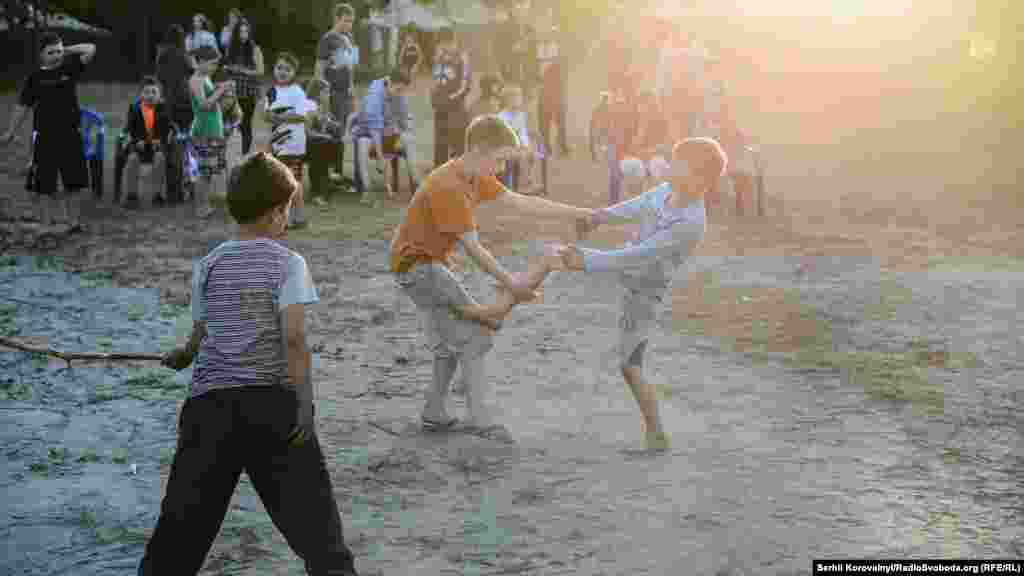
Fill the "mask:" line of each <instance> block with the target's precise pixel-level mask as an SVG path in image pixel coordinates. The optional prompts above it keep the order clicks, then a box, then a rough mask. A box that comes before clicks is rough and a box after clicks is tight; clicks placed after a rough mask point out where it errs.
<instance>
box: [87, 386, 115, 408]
mask: <svg viewBox="0 0 1024 576" xmlns="http://www.w3.org/2000/svg"><path fill="white" fill-rule="evenodd" d="M116 398H117V397H116V396H115V395H114V387H113V386H111V385H110V384H106V383H104V384H98V385H97V386H96V391H95V392H93V395H92V397H91V398H90V399H89V403H90V404H99V403H100V402H110V401H111V400H114V399H116Z"/></svg>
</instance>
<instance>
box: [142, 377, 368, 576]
mask: <svg viewBox="0 0 1024 576" xmlns="http://www.w3.org/2000/svg"><path fill="white" fill-rule="evenodd" d="M295 409H296V396H295V393H294V392H293V391H291V390H286V389H282V388H272V387H261V388H256V387H250V388H236V389H231V390H214V391H210V392H207V393H206V394H204V395H202V396H199V397H197V398H190V399H189V400H188V401H186V402H185V406H184V407H183V408H182V411H181V415H180V417H179V418H178V448H177V451H176V452H175V454H174V461H173V463H172V464H171V475H170V479H169V480H168V482H167V492H166V493H165V495H164V499H163V502H162V503H161V506H160V518H159V520H157V524H156V530H155V531H154V532H153V536H152V538H150V540H149V542H148V543H147V544H146V552H145V555H144V556H143V558H142V562H141V564H140V565H139V571H138V573H139V575H140V576H143V575H144V576H152V575H157V574H167V575H175V576H180V575H194V574H196V573H198V572H199V570H200V569H201V568H202V565H203V562H204V561H205V559H206V555H207V554H208V553H209V551H210V546H211V545H212V544H213V540H214V538H216V536H217V533H218V532H219V531H220V527H221V523H222V522H223V521H224V515H225V514H226V513H227V510H228V506H229V505H230V503H231V496H232V494H233V493H234V491H235V486H236V485H237V484H238V479H239V476H240V475H241V473H242V470H245V472H246V474H248V476H249V479H250V480H251V481H252V484H253V486H254V487H255V488H256V492H257V493H258V494H259V497H260V500H261V501H262V502H263V506H264V507H265V508H266V509H267V512H269V513H270V519H271V520H272V521H273V522H274V526H276V527H277V529H278V530H280V531H281V533H282V534H283V535H284V538H285V540H286V541H287V542H288V545H289V546H290V547H291V548H292V550H294V551H295V553H296V554H298V556H299V557H300V558H302V559H303V560H304V561H305V566H306V573H307V574H310V575H344V576H354V575H355V574H356V571H355V567H354V560H353V556H352V552H351V551H350V550H349V549H348V547H346V546H345V540H344V538H343V536H342V526H341V516H340V514H339V512H338V506H337V503H336V502H335V499H334V490H333V487H332V486H331V479H330V476H329V475H328V473H327V468H326V466H325V465H324V459H323V452H322V451H321V449H320V443H319V441H318V440H317V438H316V437H315V435H314V437H313V438H312V439H311V440H307V441H306V443H305V445H303V446H302V447H299V448H291V447H289V445H288V441H287V438H288V434H289V432H290V431H291V430H292V428H294V426H295V422H296V415H295V411H296V410H295Z"/></svg>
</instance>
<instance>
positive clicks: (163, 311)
mask: <svg viewBox="0 0 1024 576" xmlns="http://www.w3.org/2000/svg"><path fill="white" fill-rule="evenodd" d="M188 313H189V308H188V306H181V305H180V304H161V305H160V317H161V318H164V319H167V320H174V319H176V318H179V317H181V316H184V315H186V314H188ZM190 319H191V316H190Z"/></svg>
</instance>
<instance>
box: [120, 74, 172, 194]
mask: <svg viewBox="0 0 1024 576" xmlns="http://www.w3.org/2000/svg"><path fill="white" fill-rule="evenodd" d="M169 133H170V118H169V117H168V115H167V110H166V109H165V108H164V105H163V103H162V102H161V98H160V82H159V81H158V80H157V79H156V78H155V77H153V76H147V77H145V78H143V80H142V93H141V94H140V96H139V99H138V100H137V101H135V102H132V103H131V105H130V106H129V107H128V119H127V121H126V122H125V128H124V135H125V138H124V140H123V141H122V142H120V143H119V145H120V146H122V148H121V150H120V152H121V154H122V155H123V157H124V159H125V160H124V162H125V164H124V187H123V190H124V194H123V195H122V196H121V202H122V203H128V202H134V201H136V200H141V201H142V202H141V203H142V205H143V206H147V205H149V204H150V203H152V201H153V200H154V199H155V198H157V197H161V198H162V197H163V196H164V185H165V178H166V176H167V172H166V169H165V156H164V150H163V143H164V142H166V140H167V136H168V134H169ZM142 164H149V165H151V166H152V167H153V169H152V172H151V173H150V177H149V181H148V182H147V183H146V185H144V186H142V187H141V190H140V187H139V167H140V166H141V165H142ZM140 192H143V194H141V197H140Z"/></svg>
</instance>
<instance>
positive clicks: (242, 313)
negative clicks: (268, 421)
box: [189, 238, 319, 397]
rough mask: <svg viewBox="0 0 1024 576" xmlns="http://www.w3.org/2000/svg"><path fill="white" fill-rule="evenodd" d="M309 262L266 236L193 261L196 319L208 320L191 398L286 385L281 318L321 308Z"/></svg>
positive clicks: (222, 247) (230, 243) (221, 247)
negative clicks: (293, 309)
mask: <svg viewBox="0 0 1024 576" xmlns="http://www.w3.org/2000/svg"><path fill="white" fill-rule="evenodd" d="M318 301H319V298H318V297H317V293H316V288H315V287H314V286H313V279H312V277H311V276H310V273H309V268H308V267H307V266H306V260H305V259H304V258H303V257H302V256H300V255H299V254H297V253H295V252H292V251H291V250H289V249H288V248H287V247H285V246H284V245H282V244H280V243H278V242H276V241H274V240H271V239H267V238H260V239H256V240H230V241H227V242H224V243H223V244H221V245H219V246H217V247H216V248H214V249H213V250H212V251H211V252H210V253H209V254H208V255H207V256H206V257H205V258H203V259H202V260H200V261H199V262H197V263H196V265H195V267H194V270H193V273H192V319H193V320H194V321H196V322H202V321H205V322H206V337H205V338H203V341H202V342H201V343H200V345H199V353H198V355H197V356H196V360H195V367H194V369H193V372H192V387H191V390H190V394H189V396H190V397H196V396H199V395H201V394H204V393H206V392H208V391H210V390H213V389H220V388H237V387H239V386H288V385H289V383H288V363H287V360H286V357H285V350H286V340H285V332H284V323H283V317H282V312H283V311H284V309H285V308H286V307H287V306H289V305H291V304H313V303H315V302H318Z"/></svg>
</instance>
